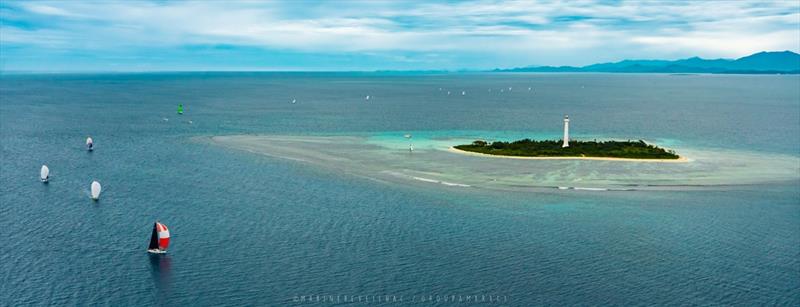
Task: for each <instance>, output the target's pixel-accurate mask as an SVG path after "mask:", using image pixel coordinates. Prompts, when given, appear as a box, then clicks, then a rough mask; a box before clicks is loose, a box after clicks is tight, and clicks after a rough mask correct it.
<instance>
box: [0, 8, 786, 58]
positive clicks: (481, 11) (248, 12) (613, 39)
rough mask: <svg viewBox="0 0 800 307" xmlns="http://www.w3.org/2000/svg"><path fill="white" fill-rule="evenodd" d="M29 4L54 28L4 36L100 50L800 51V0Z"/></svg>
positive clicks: (32, 13) (514, 54)
mask: <svg viewBox="0 0 800 307" xmlns="http://www.w3.org/2000/svg"><path fill="white" fill-rule="evenodd" d="M20 8H21V9H22V10H24V11H26V12H27V14H28V15H26V16H25V17H26V18H28V19H30V20H31V21H32V22H34V23H40V24H41V26H42V28H36V29H24V28H15V27H13V26H5V27H3V28H2V29H0V34H2V35H1V36H0V41H2V42H3V43H12V42H13V43H24V44H33V45H39V46H43V47H47V48H75V49H99V50H114V49H121V48H130V47H146V46H166V47H169V46H180V45H186V44H230V45H245V46H256V47H264V48H270V49H280V50H297V51H302V52H321V53H324V52H364V53H366V52H432V53H437V54H447V53H477V54H487V56H491V57H494V58H498V57H503V56H508V57H510V58H515V59H520V60H524V59H525V58H526V57H529V59H528V60H527V61H529V63H534V62H539V63H541V62H542V61H541V59H546V60H549V61H555V63H553V64H573V65H574V64H589V63H592V62H596V61H598V60H614V59H615V58H617V59H618V58H620V57H621V55H628V54H635V53H636V52H639V53H640V55H639V56H638V57H665V56H666V57H681V56H690V55H704V56H710V57H716V56H725V57H737V56H742V55H746V54H748V53H751V52H755V51H760V50H784V49H789V50H794V51H800V2H797V1H776V2H769V3H752V2H749V1H709V2H699V1H693V2H678V3H673V2H638V1H637V2H622V3H620V4H616V5H611V4H603V3H596V2H594V1H570V2H530V1H478V2H463V3H454V4H444V3H433V4H426V3H402V2H401V3H391V2H326V3H322V4H318V5H312V4H309V3H305V2H302V3H300V4H298V3H296V2H294V3H293V2H285V3H277V2H266V3H264V2H233V3H232V2H223V1H188V2H164V3H154V2H133V1H127V2H96V3H86V2H67V1H63V2H33V3H23V4H21V5H20ZM579 54H584V55H585V56H577V55H579ZM558 61H561V62H558ZM521 64H523V63H521Z"/></svg>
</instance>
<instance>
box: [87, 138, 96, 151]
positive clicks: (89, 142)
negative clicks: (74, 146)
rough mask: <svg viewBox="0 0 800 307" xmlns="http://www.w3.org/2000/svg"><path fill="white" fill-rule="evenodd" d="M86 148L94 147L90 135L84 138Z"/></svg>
mask: <svg viewBox="0 0 800 307" xmlns="http://www.w3.org/2000/svg"><path fill="white" fill-rule="evenodd" d="M86 148H87V149H89V150H92V149H94V141H93V140H92V138H91V137H88V138H86Z"/></svg>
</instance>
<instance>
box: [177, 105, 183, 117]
mask: <svg viewBox="0 0 800 307" xmlns="http://www.w3.org/2000/svg"><path fill="white" fill-rule="evenodd" d="M178 115H183V104H179V105H178Z"/></svg>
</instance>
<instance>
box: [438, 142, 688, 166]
mask: <svg viewBox="0 0 800 307" xmlns="http://www.w3.org/2000/svg"><path fill="white" fill-rule="evenodd" d="M447 150H448V151H450V152H454V153H458V154H462V155H469V156H479V157H490V158H504V159H521V160H595V161H620V162H651V163H652V162H655V163H686V162H690V161H691V160H689V159H687V158H686V157H684V156H681V157H679V158H678V159H631V158H608V157H523V156H501V155H490V154H485V153H479V152H471V151H465V150H461V149H458V148H455V147H452V146H451V147H450V148H448V149H447Z"/></svg>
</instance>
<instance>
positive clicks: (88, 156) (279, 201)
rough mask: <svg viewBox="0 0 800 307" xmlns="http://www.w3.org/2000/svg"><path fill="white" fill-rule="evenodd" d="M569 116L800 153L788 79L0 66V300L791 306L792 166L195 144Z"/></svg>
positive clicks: (628, 129) (430, 132) (547, 132)
mask: <svg viewBox="0 0 800 307" xmlns="http://www.w3.org/2000/svg"><path fill="white" fill-rule="evenodd" d="M528 88H530V90H528ZM501 89H502V92H501ZM448 91H449V92H450V95H447V92H448ZM462 91H463V92H464V95H462ZM367 95H370V99H369V100H366V99H365V96H367ZM292 100H295V103H292ZM178 104H183V105H184V107H185V114H183V115H177V114H176V108H177V105H178ZM565 114H568V115H569V116H570V118H571V122H570V130H571V134H572V135H573V137H574V138H577V139H581V138H584V139H589V138H597V137H601V138H617V139H646V140H652V141H655V142H656V143H658V144H666V145H669V146H674V147H677V148H683V147H686V148H695V149H697V148H700V149H703V150H706V151H708V152H712V153H713V152H724V153H728V154H729V153H731V152H733V153H737V152H747V153H748V154H749V156H748V157H749V158H748V159H750V160H757V159H758V157H759V156H763V157H764V159H765V160H770V159H772V158H771V157H783V158H784V160H785V161H790V162H791V161H797V159H798V158H800V137H798V136H800V76H797V75H792V76H780V75H774V76H773V75H670V74H525V73H459V74H404V73H202V72H197V73H137V74H18V75H13V74H4V75H0V143H1V144H0V145H2V159H1V161H0V228H1V229H3V231H2V233H1V235H0V238H2V239H1V240H2V245H3V247H4V248H3V251H2V252H1V253H0V272H2V274H0V305H9V306H19V305H117V306H119V305H192V306H220V305H272V306H274V305H320V304H323V305H329V304H360V305H370V306H371V305H383V304H386V305H395V304H396V305H404V304H418V303H422V304H430V305H441V306H447V305H464V304H495V305H513V306H530V305H583V306H585V305H645V304H647V305H651V304H663V305H666V304H669V305H789V306H792V305H794V306H796V305H800V173H798V172H796V171H794V169H793V168H791V165H790V166H789V168H788V170H789V175H790V176H784V177H781V178H778V179H776V180H760V181H759V182H756V183H753V182H748V183H746V184H707V185H703V186H701V187H699V188H698V187H692V188H685V189H684V188H681V187H680V182H678V183H674V185H675V186H677V188H671V189H666V190H634V191H596V190H581V191H578V190H557V189H550V190H541V189H532V190H527V189H525V188H521V189H515V190H493V189H478V188H469V187H458V186H443V185H433V184H425V182H409V183H404V182H403V181H402V180H394V181H386V180H381V178H377V177H371V176H369V172H367V171H371V170H372V168H368V169H366V170H367V171H364V170H359V171H350V170H349V169H348V167H326V166H320V165H318V164H315V163H306V162H304V161H301V160H292V159H286V157H275V156H269V155H262V154H258V153H254V152H249V151H244V150H238V149H236V148H231V147H226V146H218V145H217V144H214V143H213V142H208V141H206V140H207V139H208V138H210V137H213V136H226V135H282V136H297V137H313V136H326V135H327V136H352V135H357V136H368V137H371V138H372V139H373V140H374V139H382V138H395V137H396V140H397V142H399V143H400V144H404V143H402V142H404V139H403V134H404V133H409V134H412V135H414V136H415V138H414V139H415V140H416V139H419V138H422V137H424V136H428V137H429V138H430V139H436V138H437V137H441V136H442V135H460V136H470V137H472V136H476V137H480V136H482V135H493V136H500V137H502V136H515V137H516V136H526V135H530V136H534V137H539V138H559V137H560V134H561V125H562V123H561V120H562V118H563V116H564V115H565ZM190 121H191V123H190ZM87 136H91V137H92V138H93V139H94V141H95V150H94V151H93V152H87V151H86V150H85V147H84V142H85V139H86V137H87ZM420 142H422V141H420ZM386 150H391V149H386ZM397 150H401V151H402V150H403V149H397ZM433 150H434V149H429V151H433ZM420 152H421V153H424V152H425V151H424V150H421V151H420ZM679 153H680V152H679ZM442 154H443V153H442ZM349 155H351V156H353V157H356V158H358V155H359V152H358V151H351V152H349ZM750 157H754V158H750ZM787 159H788V160H787ZM407 163H412V164H406V165H413V161H411V162H407ZM566 163H568V164H565V165H566V166H565V168H564V170H563V171H564V172H577V171H579V170H581V169H585V168H591V167H594V165H595V164H591V163H592V162H588V161H575V162H566ZM42 164H47V165H48V166H49V168H50V171H51V181H50V183H49V184H42V183H41V182H40V181H39V178H38V175H39V168H40V167H41V165H42ZM333 164H335V163H333ZM796 166H798V167H800V165H796ZM386 168H387V170H386V171H392V170H391V169H388V168H390V165H387V166H386ZM714 171H715V169H714V168H709V172H714ZM475 172H476V173H478V172H480V170H478V171H475ZM748 172H749V173H746V174H745V175H752V176H753V177H759V175H763V174H762V173H760V169H759V168H753V169H749V170H748ZM792 172H794V173H795V174H796V176H791V174H792ZM432 173H433V171H432ZM532 173H535V171H532ZM595 173H596V174H594V176H598V177H602V176H603V173H602V172H600V173H599V174H598V173H597V172H595ZM476 176H477V175H476ZM692 176H693V177H704V176H705V175H704V174H702V173H701V174H697V175H692ZM709 176H710V175H709ZM745 177H747V176H745ZM761 177H764V176H760V177H759V178H761ZM93 180H97V181H99V182H100V183H101V184H102V185H103V193H102V195H101V197H100V200H99V201H98V202H93V201H92V200H91V199H90V198H89V185H90V183H91V182H92V181H93ZM156 220H159V221H161V222H162V223H164V224H166V225H167V226H168V227H169V228H170V232H171V235H172V243H171V245H170V248H169V252H168V253H167V254H165V255H160V256H154V255H149V254H147V253H146V252H145V249H146V247H147V243H148V241H149V239H150V232H151V230H152V227H153V222H154V221H156Z"/></svg>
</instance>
